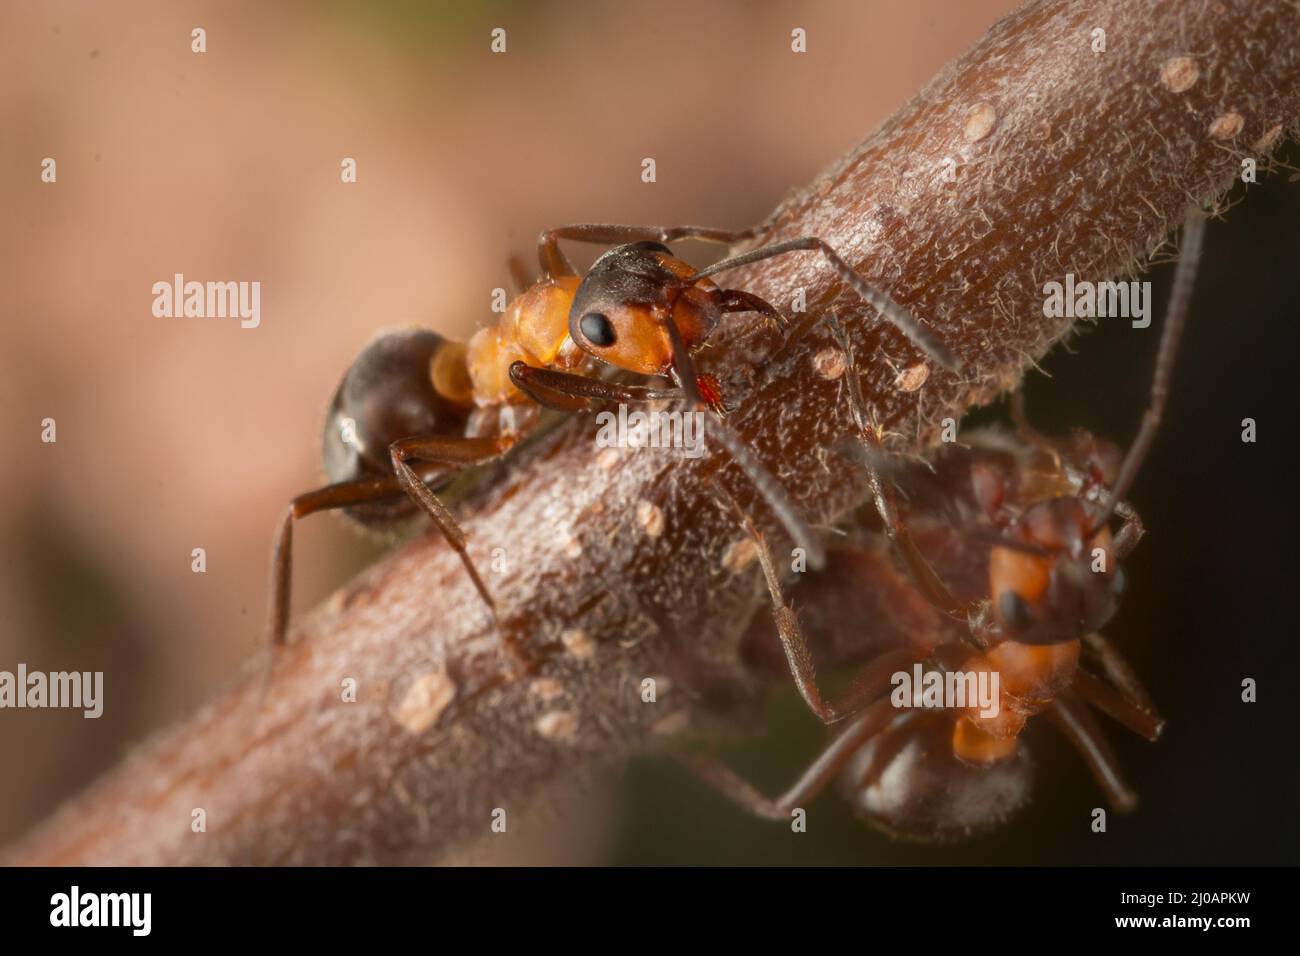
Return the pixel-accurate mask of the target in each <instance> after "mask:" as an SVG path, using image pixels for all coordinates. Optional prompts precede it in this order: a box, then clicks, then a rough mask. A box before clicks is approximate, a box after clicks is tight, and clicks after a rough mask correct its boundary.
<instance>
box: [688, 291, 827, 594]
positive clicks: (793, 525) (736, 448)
mask: <svg viewBox="0 0 1300 956" xmlns="http://www.w3.org/2000/svg"><path fill="white" fill-rule="evenodd" d="M663 323H664V331H666V332H667V333H668V341H669V343H670V344H671V345H672V350H673V375H674V377H675V378H676V379H677V384H678V385H680V386H681V389H682V393H683V394H684V396H685V398H686V401H687V403H688V404H689V405H691V407H693V408H696V409H702V408H704V407H705V405H704V401H703V399H701V398H700V380H699V377H697V375H696V373H695V363H694V362H693V361H692V360H691V353H690V350H689V349H688V348H687V347H686V343H685V342H683V341H682V334H681V332H680V331H678V329H677V323H676V322H674V321H673V320H672V317H671V316H667V317H665V318H664V320H663ZM712 425H713V427H712V431H713V435H714V437H716V438H717V439H718V440H719V441H720V442H721V444H722V447H723V448H725V449H726V450H727V454H729V455H730V456H731V460H732V461H734V462H735V463H736V464H737V465H739V466H740V468H741V470H742V471H744V472H745V475H746V477H748V478H749V481H750V483H751V484H752V485H753V486H754V487H755V488H757V489H758V493H759V494H760V495H761V496H762V497H763V500H764V501H766V502H767V506H768V507H769V508H771V509H772V512H773V514H775V515H776V517H777V519H778V520H779V521H780V522H781V525H782V526H783V527H784V528H785V530H786V533H787V534H789V535H790V537H791V539H792V540H793V541H794V544H795V547H798V548H801V549H803V552H804V554H805V555H807V557H808V565H809V567H811V568H812V569H813V570H819V569H820V568H821V567H822V566H823V565H824V564H825V563H826V554H825V552H824V551H823V550H822V546H821V542H820V541H818V540H817V538H816V537H815V536H814V535H813V533H812V530H811V529H810V528H809V527H808V525H807V524H806V523H805V522H804V520H803V518H802V517H800V515H799V512H798V510H797V509H796V508H795V506H794V503H793V502H792V501H791V500H790V498H789V496H788V495H786V493H785V489H784V488H782V487H781V485H780V484H778V483H777V480H776V479H775V478H773V477H772V474H771V472H769V471H768V470H767V468H766V467H765V466H764V465H763V463H762V462H761V461H759V460H758V457H757V456H756V455H755V454H754V452H753V451H752V450H751V449H750V447H749V446H748V445H746V444H745V443H744V442H743V441H741V440H740V437H739V436H738V435H736V433H735V432H733V431H732V430H731V429H730V428H728V427H727V425H726V424H725V423H724V422H723V421H722V418H721V417H720V416H716V415H715V416H714V418H713V423H712Z"/></svg>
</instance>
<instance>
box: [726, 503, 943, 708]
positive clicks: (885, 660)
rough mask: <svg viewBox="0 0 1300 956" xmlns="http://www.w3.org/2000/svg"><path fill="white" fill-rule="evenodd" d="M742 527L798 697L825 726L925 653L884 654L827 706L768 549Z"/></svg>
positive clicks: (905, 650) (883, 687)
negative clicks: (754, 551)
mask: <svg viewBox="0 0 1300 956" xmlns="http://www.w3.org/2000/svg"><path fill="white" fill-rule="evenodd" d="M742 523H743V524H744V527H745V530H746V531H747V532H748V533H749V535H750V537H751V538H752V539H753V541H754V543H755V545H756V546H757V548H758V560H759V564H760V565H761V567H762V569H763V578H764V580H765V581H766V582H767V592H768V594H769V595H770V597H771V599H772V619H773V620H774V621H775V622H776V631H777V636H778V637H779V638H780V639H781V647H782V648H783V649H784V651H785V658H786V662H787V663H788V664H789V666H790V676H791V677H792V678H793V679H794V684H795V687H796V688H798V690H799V695H800V696H801V697H803V699H804V703H806V704H807V705H808V709H809V710H811V711H812V712H813V713H814V714H816V715H817V718H818V719H819V720H821V722H822V723H825V724H833V723H835V722H836V721H839V720H843V719H844V718H845V717H847V716H850V715H851V714H854V713H856V712H858V711H859V710H860V709H861V706H862V702H863V701H864V700H868V699H871V698H873V697H876V696H878V695H879V694H880V693H882V692H884V691H885V690H887V689H888V688H889V686H890V678H891V677H892V676H893V674H894V673H895V672H897V671H898V670H899V669H900V668H905V667H910V666H911V665H912V664H913V663H914V662H915V661H917V660H919V659H920V658H922V657H924V656H925V653H926V652H925V651H924V650H921V649H916V648H910V647H906V648H898V649H896V650H892V651H887V652H885V653H883V654H881V655H880V656H879V657H877V658H876V659H875V660H873V661H872V662H871V663H870V664H868V665H867V666H866V667H864V668H863V669H862V670H861V671H860V672H859V673H858V675H857V677H856V678H855V679H854V681H853V683H852V684H851V685H850V687H849V689H848V690H847V691H846V692H845V693H844V695H843V697H842V698H841V699H840V700H838V701H835V702H827V701H826V700H825V699H824V698H823V697H822V693H821V689H820V688H819V687H818V686H817V668H816V666H815V665H814V663H813V659H812V652H811V651H810V650H809V648H808V642H807V641H806V640H805V639H804V636H803V631H802V629H801V628H800V627H799V619H798V616H797V615H796V614H795V612H794V610H793V609H792V608H791V607H790V605H789V604H787V603H786V600H785V595H784V593H783V592H782V590H781V581H780V578H779V576H778V575H777V571H776V565H775V563H774V562H773V560H772V552H771V549H769V548H768V546H767V542H766V540H764V538H763V535H762V533H761V532H759V530H758V529H757V528H756V527H754V523H753V522H752V521H750V520H749V518H748V517H746V518H744V519H743V521H742Z"/></svg>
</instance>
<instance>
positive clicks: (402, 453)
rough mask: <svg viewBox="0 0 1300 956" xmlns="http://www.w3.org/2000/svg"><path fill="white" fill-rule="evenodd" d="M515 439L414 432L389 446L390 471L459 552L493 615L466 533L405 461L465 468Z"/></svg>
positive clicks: (503, 450) (498, 450)
mask: <svg viewBox="0 0 1300 956" xmlns="http://www.w3.org/2000/svg"><path fill="white" fill-rule="evenodd" d="M514 441H515V440H514V439H509V438H465V437H462V436H455V435H416V436H413V437H411V438H403V439H401V440H399V441H395V442H393V444H391V445H390V446H389V448H388V450H389V455H390V456H391V458H392V461H393V472H394V473H395V474H396V475H397V480H398V481H399V482H400V484H401V487H402V489H403V490H404V491H405V492H406V493H407V494H408V495H410V497H411V500H412V501H414V502H415V503H416V504H417V505H419V506H420V509H421V510H422V511H424V513H425V514H427V515H428V516H429V517H430V518H432V519H433V522H434V524H435V525H437V526H438V530H440V531H441V532H442V535H443V537H444V538H446V539H447V543H448V544H449V545H451V547H452V548H453V549H454V550H455V552H456V553H457V554H458V555H460V560H461V563H462V564H464V565H465V570H466V571H468V572H469V576H470V580H472V581H473V582H474V587H475V589H477V590H478V593H479V596H480V597H482V598H483V603H484V604H486V605H487V608H488V611H489V612H491V614H492V616H493V618H494V619H495V618H496V604H495V602H494V601H493V600H492V595H491V594H489V593H488V589H487V585H485V584H484V583H483V579H482V578H481V577H480V576H479V573H478V568H476V567H475V566H474V562H473V560H472V559H471V558H470V556H469V552H468V551H467V550H466V548H465V532H463V531H462V530H461V529H460V525H458V524H457V523H456V519H455V518H454V517H452V514H451V512H450V511H449V510H448V509H447V506H446V505H444V504H443V503H442V502H441V501H439V500H438V496H437V495H435V494H434V493H433V491H432V490H431V489H430V488H429V486H428V485H427V484H425V483H424V482H423V481H421V480H420V477H419V476H418V475H417V474H416V473H415V471H414V469H412V468H411V466H410V465H409V464H407V462H408V461H410V460H417V461H428V462H434V463H436V464H439V465H450V466H456V467H464V466H466V465H476V464H479V463H481V462H484V461H487V460H489V459H491V458H495V457H496V456H498V455H501V454H503V453H504V452H505V451H506V450H507V449H509V448H510V446H511V445H513V444H514Z"/></svg>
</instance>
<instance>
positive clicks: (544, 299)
mask: <svg viewBox="0 0 1300 956" xmlns="http://www.w3.org/2000/svg"><path fill="white" fill-rule="evenodd" d="M579 284H580V280H579V279H578V277H577V276H561V277H559V278H552V279H543V280H542V281H541V282H538V283H536V284H534V285H533V286H531V287H529V288H528V289H527V290H525V291H524V292H523V293H522V294H521V295H519V296H517V297H516V298H515V299H514V300H513V301H512V302H511V303H510V304H509V305H508V306H506V311H505V314H504V315H502V317H501V321H499V322H497V323H496V324H495V325H490V326H487V327H486V328H482V329H479V330H478V331H477V332H476V333H474V335H473V336H472V337H471V338H470V340H469V343H468V344H467V345H466V346H465V365H466V369H467V372H468V375H469V380H470V383H471V386H472V389H473V397H474V403H475V404H476V405H478V406H479V407H480V408H482V407H488V406H496V405H506V404H511V405H524V404H528V403H529V402H530V400H529V398H528V396H526V395H525V394H524V393H523V392H521V391H520V390H519V389H518V388H517V387H516V386H515V384H514V383H513V382H512V381H511V380H510V366H511V365H513V364H514V363H515V362H524V363H527V364H529V365H535V366H538V367H542V368H558V369H562V370H565V371H575V370H579V369H580V368H581V367H582V366H583V364H584V362H585V359H586V356H585V354H584V353H583V352H582V350H581V349H579V348H578V347H577V346H576V345H575V344H574V343H573V341H572V340H571V339H570V338H569V311H570V309H571V308H572V306H573V297H574V294H575V293H576V292H577V290H578V286H579Z"/></svg>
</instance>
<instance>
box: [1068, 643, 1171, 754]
mask: <svg viewBox="0 0 1300 956" xmlns="http://www.w3.org/2000/svg"><path fill="white" fill-rule="evenodd" d="M1083 647H1084V649H1085V650H1086V651H1087V652H1088V654H1089V656H1090V657H1091V658H1092V659H1094V660H1095V661H1096V662H1097V663H1098V664H1099V665H1100V666H1101V672H1102V674H1104V675H1105V677H1106V679H1107V680H1108V681H1109V682H1110V683H1109V684H1107V683H1105V682H1103V681H1101V680H1099V679H1098V678H1096V677H1094V676H1093V675H1092V674H1090V673H1088V672H1087V671H1084V670H1080V671H1078V673H1077V676H1076V678H1075V687H1074V689H1075V691H1076V692H1077V693H1078V694H1079V696H1081V697H1083V699H1084V700H1086V701H1088V703H1090V704H1092V706H1093V707H1096V708H1097V709H1098V710H1100V711H1101V712H1102V713H1104V714H1106V715H1108V716H1109V717H1111V718H1113V719H1114V720H1116V721H1118V722H1119V723H1121V724H1123V725H1124V726H1125V727H1127V728H1128V729H1129V730H1131V731H1133V732H1134V733H1136V734H1138V735H1140V736H1142V737H1145V738H1146V739H1147V740H1150V741H1152V742H1154V741H1155V740H1157V739H1158V738H1159V737H1160V734H1161V733H1162V732H1163V731H1164V729H1165V722H1164V720H1163V719H1162V718H1161V716H1160V714H1159V713H1158V712H1157V711H1156V706H1155V704H1154V703H1153V702H1152V700H1151V695H1150V694H1149V693H1147V689H1146V688H1145V687H1143V686H1142V682H1141V681H1140V680H1138V677H1137V675H1136V674H1135V673H1133V669H1132V668H1131V667H1129V664H1128V661H1126V660H1124V657H1123V655H1121V654H1120V652H1119V650H1118V649H1116V647H1115V645H1113V644H1111V643H1110V641H1108V640H1106V638H1105V637H1103V636H1102V635H1100V634H1097V633H1092V634H1086V635H1084V637H1083ZM1117 690H1118V693H1117V692H1116V691H1117Z"/></svg>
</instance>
